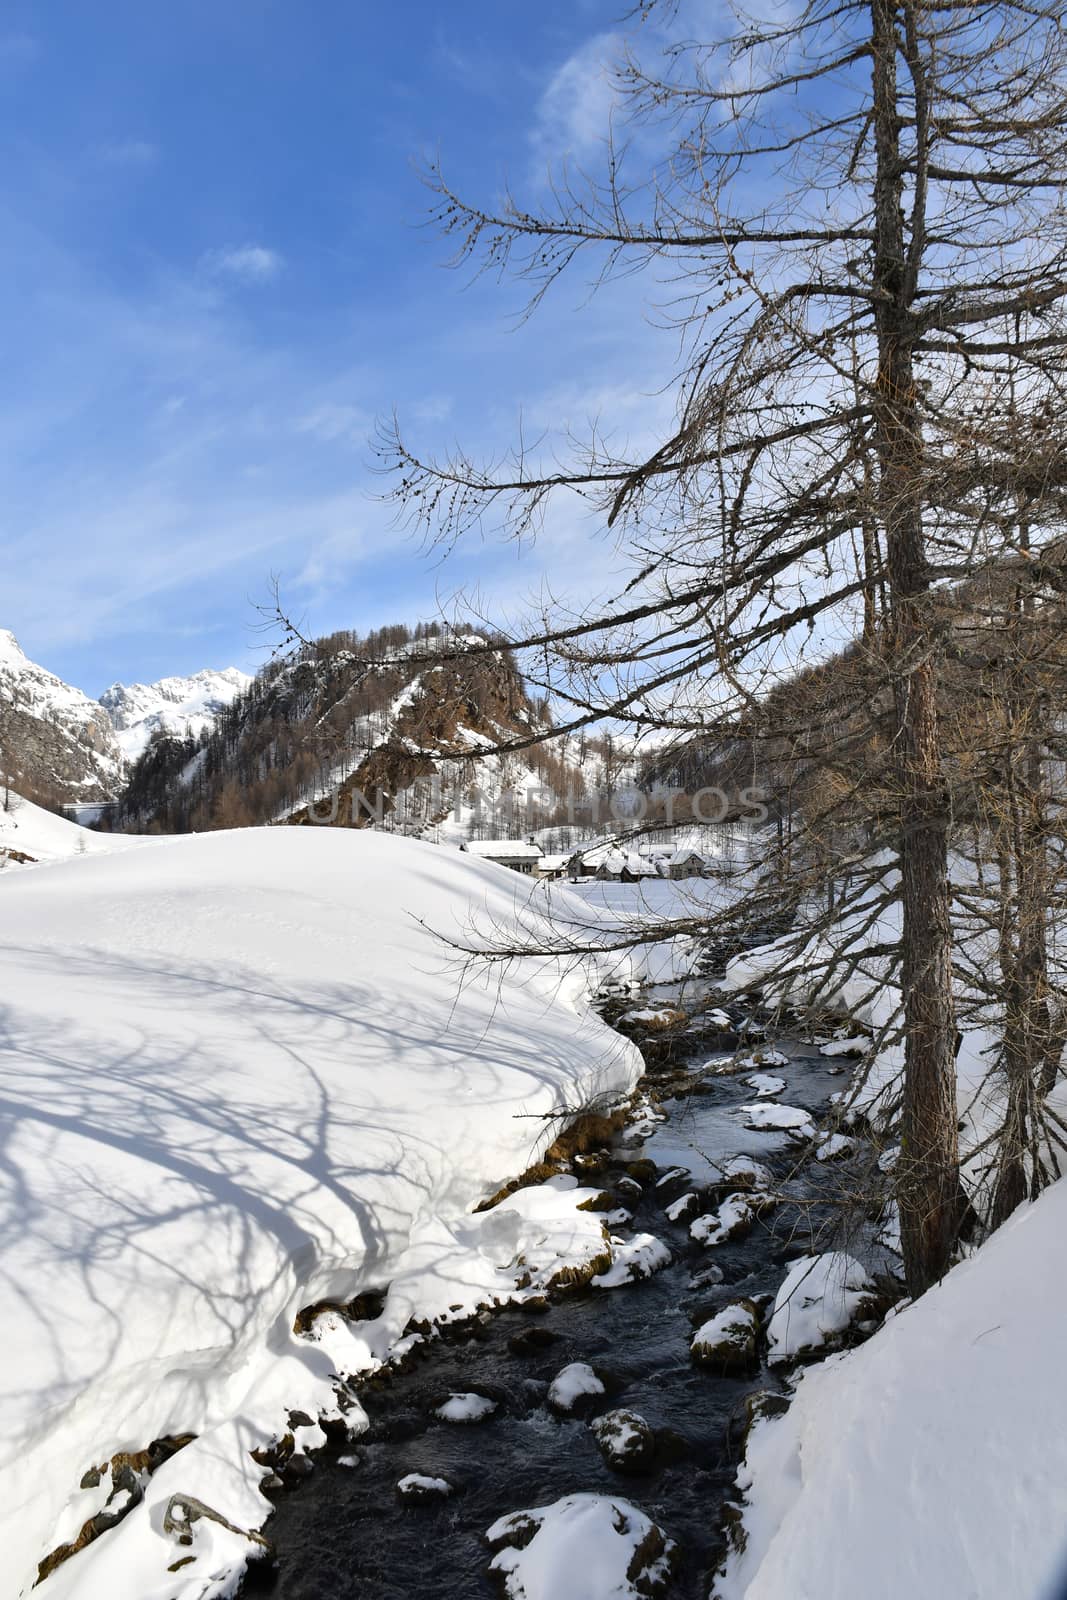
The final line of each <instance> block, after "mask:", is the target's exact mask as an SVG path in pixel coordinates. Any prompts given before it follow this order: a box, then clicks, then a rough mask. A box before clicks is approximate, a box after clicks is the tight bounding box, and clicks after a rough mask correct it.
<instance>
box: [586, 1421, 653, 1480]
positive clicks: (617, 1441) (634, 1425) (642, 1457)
mask: <svg viewBox="0 0 1067 1600" xmlns="http://www.w3.org/2000/svg"><path fill="white" fill-rule="evenodd" d="M590 1427H591V1429H592V1432H593V1437H594V1438H595V1439H596V1442H597V1444H598V1445H599V1446H600V1452H601V1454H602V1455H603V1457H604V1460H605V1461H606V1462H607V1463H608V1466H609V1467H614V1468H615V1470H616V1471H617V1472H644V1471H645V1469H646V1468H647V1467H648V1466H649V1465H650V1463H651V1461H652V1457H653V1456H654V1455H655V1453H656V1435H655V1434H654V1433H653V1432H652V1429H651V1428H650V1427H649V1425H648V1423H647V1422H646V1421H645V1419H644V1417H642V1416H639V1415H638V1413H637V1412H636V1411H628V1410H626V1409H624V1408H620V1409H619V1410H618V1411H605V1412H604V1415H603V1416H601V1417H597V1418H596V1419H595V1421H593V1422H592V1423H591V1424H590Z"/></svg>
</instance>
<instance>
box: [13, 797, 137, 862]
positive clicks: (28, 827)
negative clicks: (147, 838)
mask: <svg viewBox="0 0 1067 1600" xmlns="http://www.w3.org/2000/svg"><path fill="white" fill-rule="evenodd" d="M140 843H141V841H140V840H138V839H135V838H132V837H131V836H130V835H129V834H121V833H92V832H90V830H89V829H88V828H80V827H79V826H78V824H77V823H76V822H68V821H67V819H66V818H65V817H57V816H56V815H55V813H54V812H52V811H45V810H44V809H43V808H42V807H41V806H35V805H34V804H33V803H32V801H30V800H24V799H23V798H22V796H21V795H17V794H12V795H11V799H10V804H9V805H8V807H7V808H6V809H5V808H4V805H3V802H2V801H0V869H4V868H8V869H10V868H14V867H23V866H24V865H27V864H28V865H30V866H35V865H37V864H38V863H43V862H48V861H66V860H68V859H69V858H70V857H71V856H83V855H96V854H100V853H101V852H108V851H112V850H121V849H126V848H127V847H129V846H130V845H134V846H136V845H138V844H140ZM22 856H28V857H29V858H30V860H29V863H24V862H22V861H21V859H20V858H21V857H22Z"/></svg>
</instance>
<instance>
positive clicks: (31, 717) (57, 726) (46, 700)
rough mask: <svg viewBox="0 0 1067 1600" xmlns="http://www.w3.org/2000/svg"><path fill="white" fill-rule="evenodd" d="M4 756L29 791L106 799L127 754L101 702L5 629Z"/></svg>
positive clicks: (1, 656)
mask: <svg viewBox="0 0 1067 1600" xmlns="http://www.w3.org/2000/svg"><path fill="white" fill-rule="evenodd" d="M0 733H2V735H3V740H2V744H3V752H2V753H3V757H4V760H5V762H8V763H11V764H13V766H14V768H15V772H16V774H18V775H21V776H22V778H23V779H24V780H25V781H26V783H27V785H28V786H29V787H32V788H35V789H50V790H55V791H56V792H57V793H61V794H62V796H63V797H64V798H69V799H80V800H104V799H107V798H109V797H110V796H112V795H113V794H115V792H116V791H117V789H118V788H119V785H120V775H121V771H122V753H121V751H120V750H119V747H118V744H117V743H116V740H115V735H114V732H113V730H112V727H111V722H110V720H109V718H108V715H107V712H106V711H105V710H104V708H103V706H102V705H101V704H100V702H99V701H98V700H90V698H89V696H88V695H87V694H84V693H83V692H82V690H81V689H75V688H74V687H73V686H72V685H71V684H69V683H64V682H63V680H62V678H57V677H56V675H55V673H54V672H49V671H48V670H47V668H45V667H40V666H38V665H37V663H36V662H34V661H30V660H29V658H28V657H27V656H26V655H25V654H24V652H23V650H22V648H21V646H20V645H19V642H18V640H17V639H16V638H15V635H14V634H13V633H11V632H10V631H9V630H8V629H7V628H0Z"/></svg>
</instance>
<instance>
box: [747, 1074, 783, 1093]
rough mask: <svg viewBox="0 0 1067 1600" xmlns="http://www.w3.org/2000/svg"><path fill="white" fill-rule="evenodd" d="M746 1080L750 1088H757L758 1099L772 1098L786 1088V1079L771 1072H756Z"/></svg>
mask: <svg viewBox="0 0 1067 1600" xmlns="http://www.w3.org/2000/svg"><path fill="white" fill-rule="evenodd" d="M745 1082H746V1084H747V1085H748V1087H749V1088H750V1089H755V1091H756V1099H757V1100H771V1099H773V1098H774V1096H775V1095H776V1094H781V1092H782V1090H783V1089H784V1088H785V1079H784V1078H776V1077H774V1076H773V1074H772V1073H769V1072H754V1073H753V1074H752V1076H751V1077H750V1078H746V1079H745Z"/></svg>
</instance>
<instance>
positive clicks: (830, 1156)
mask: <svg viewBox="0 0 1067 1600" xmlns="http://www.w3.org/2000/svg"><path fill="white" fill-rule="evenodd" d="M855 1153H856V1141H855V1140H854V1139H850V1138H849V1137H848V1135H847V1134H844V1133H822V1134H820V1135H819V1142H818V1144H817V1146H816V1149H815V1159H816V1161H841V1160H843V1159H844V1158H845V1157H846V1156H851V1155H855Z"/></svg>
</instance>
